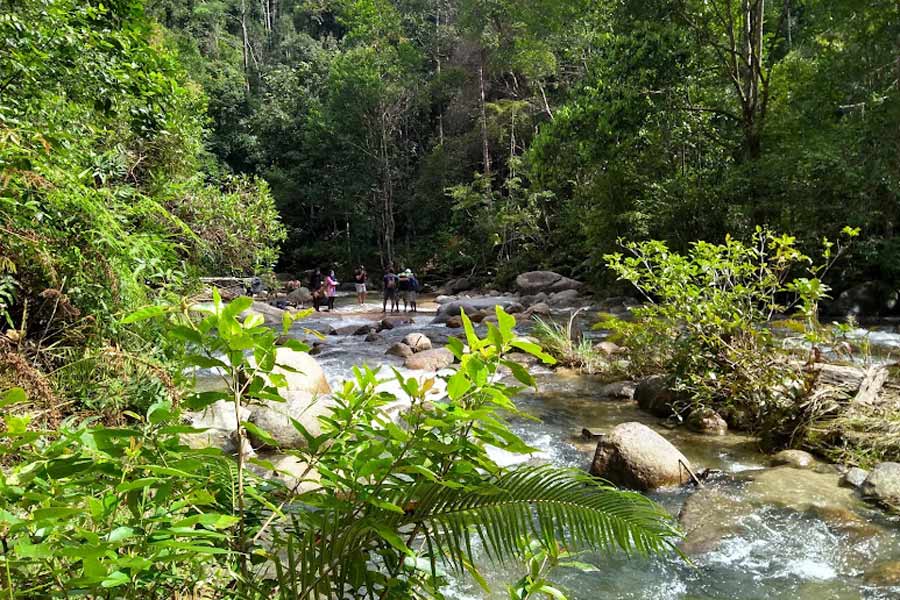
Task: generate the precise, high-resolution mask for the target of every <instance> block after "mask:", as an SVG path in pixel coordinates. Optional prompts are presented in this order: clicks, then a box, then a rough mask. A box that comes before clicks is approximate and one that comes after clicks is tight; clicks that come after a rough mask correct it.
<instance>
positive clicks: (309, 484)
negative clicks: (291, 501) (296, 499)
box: [270, 455, 321, 494]
mask: <svg viewBox="0 0 900 600" xmlns="http://www.w3.org/2000/svg"><path fill="white" fill-rule="evenodd" d="M270 462H271V463H272V465H273V466H274V467H275V473H274V476H275V477H276V478H278V479H280V480H281V482H282V483H284V485H285V486H286V487H287V488H288V489H289V490H291V491H293V492H295V493H301V494H302V493H304V492H309V491H312V490H315V489H317V488H318V487H319V481H320V480H321V477H320V476H319V472H318V471H316V470H315V469H310V468H309V464H308V463H306V462H305V461H302V460H300V459H299V458H297V457H296V456H292V455H286V456H278V457H275V458H273V459H272V460H271V461H270Z"/></svg>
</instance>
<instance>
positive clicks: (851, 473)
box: [841, 467, 869, 488]
mask: <svg viewBox="0 0 900 600" xmlns="http://www.w3.org/2000/svg"><path fill="white" fill-rule="evenodd" d="M868 476H869V472H868V471H866V470H865V469H860V468H859V467H852V468H850V469H848V470H847V472H846V473H844V474H843V475H842V476H841V485H843V486H845V487H851V488H858V487H861V486H862V484H863V483H864V482H865V480H866V477H868Z"/></svg>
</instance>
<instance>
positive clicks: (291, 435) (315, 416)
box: [250, 392, 334, 449]
mask: <svg viewBox="0 0 900 600" xmlns="http://www.w3.org/2000/svg"><path fill="white" fill-rule="evenodd" d="M333 406H334V401H333V400H332V398H331V396H320V395H318V394H313V393H309V392H292V393H291V394H290V396H289V397H288V398H287V399H286V400H285V401H284V402H275V401H272V400H268V401H266V402H265V403H264V404H260V405H256V406H253V407H252V408H251V413H250V422H251V423H253V424H254V425H256V426H257V427H259V428H260V429H262V430H263V431H265V432H266V433H268V434H269V435H270V436H271V437H272V438H273V439H274V440H275V444H274V446H275V447H276V448H282V449H288V448H303V447H305V446H306V444H307V441H306V437H305V436H304V435H303V434H301V433H300V431H299V430H298V429H297V428H296V427H294V424H293V421H297V422H298V423H300V424H301V425H303V427H304V428H305V429H306V430H307V431H308V432H309V433H310V434H311V435H313V436H317V435H319V434H321V433H322V427H321V425H320V423H319V417H320V416H322V415H326V414H328V413H329V412H331V408H332V407H333ZM251 439H252V440H253V442H254V443H255V444H257V445H258V446H268V445H269V444H267V443H266V442H265V441H264V440H262V439H258V438H256V437H254V436H251Z"/></svg>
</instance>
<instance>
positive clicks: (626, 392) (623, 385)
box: [600, 381, 637, 400]
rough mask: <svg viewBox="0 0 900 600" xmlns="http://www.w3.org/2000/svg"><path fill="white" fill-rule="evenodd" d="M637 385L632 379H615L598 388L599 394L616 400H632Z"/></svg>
mask: <svg viewBox="0 0 900 600" xmlns="http://www.w3.org/2000/svg"><path fill="white" fill-rule="evenodd" d="M636 389H637V385H636V384H635V383H634V382H633V381H615V382H613V383H607V384H606V385H604V386H603V387H602V388H600V395H601V396H606V397H607V398H616V399H618V400H634V392H635V390H636Z"/></svg>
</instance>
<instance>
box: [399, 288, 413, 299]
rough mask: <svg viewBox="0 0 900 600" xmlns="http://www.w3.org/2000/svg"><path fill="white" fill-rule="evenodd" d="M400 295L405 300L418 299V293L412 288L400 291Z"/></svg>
mask: <svg viewBox="0 0 900 600" xmlns="http://www.w3.org/2000/svg"><path fill="white" fill-rule="evenodd" d="M400 297H401V298H402V299H403V301H404V302H415V301H416V293H415V292H414V291H412V290H404V291H402V292H400Z"/></svg>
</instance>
